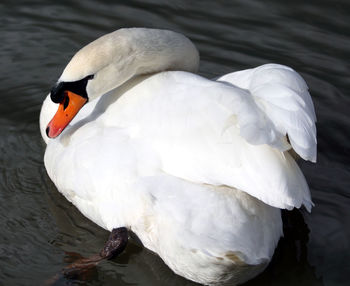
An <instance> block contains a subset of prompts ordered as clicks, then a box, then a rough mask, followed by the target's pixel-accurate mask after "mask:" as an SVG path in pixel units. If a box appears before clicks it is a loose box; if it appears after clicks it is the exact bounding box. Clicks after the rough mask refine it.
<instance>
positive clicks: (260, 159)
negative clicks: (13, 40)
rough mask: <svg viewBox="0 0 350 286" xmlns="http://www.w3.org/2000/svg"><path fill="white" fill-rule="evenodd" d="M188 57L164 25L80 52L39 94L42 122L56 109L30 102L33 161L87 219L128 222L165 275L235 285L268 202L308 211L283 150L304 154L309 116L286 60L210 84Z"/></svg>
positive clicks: (249, 270)
mask: <svg viewBox="0 0 350 286" xmlns="http://www.w3.org/2000/svg"><path fill="white" fill-rule="evenodd" d="M198 62H199V57H198V52H197V50H196V48H195V47H194V45H193V44H192V43H191V42H190V41H189V40H188V39H187V38H186V37H184V36H182V35H180V34H177V33H174V32H171V31H166V30H153V29H142V28H133V29H121V30H118V31H116V32H113V33H111V34H108V35H105V36H103V37H101V38H99V39H97V40H96V41H94V42H92V43H90V44H89V45H87V46H86V47H84V48H83V49H81V50H80V51H79V52H78V53H77V54H76V55H75V56H74V57H73V58H72V60H71V61H70V62H69V64H68V65H67V67H66V68H65V70H64V72H63V74H62V75H61V77H60V79H59V80H58V83H57V85H56V86H55V87H54V88H53V90H52V92H51V98H52V99H53V100H54V101H55V102H59V103H60V108H59V111H58V112H57V114H58V115H55V119H54V120H52V121H51V122H50V124H49V128H48V129H47V126H48V123H49V121H50V120H51V119H52V118H53V117H54V114H55V112H56V111H57V107H58V104H56V103H53V102H52V100H51V99H50V95H49V96H48V97H47V98H46V99H45V101H44V103H43V106H42V110H41V114H40V129H41V134H42V137H43V138H44V140H45V142H46V143H47V147H46V152H45V159H44V160H45V166H46V169H47V172H48V174H49V176H50V178H51V179H52V181H53V182H54V183H55V185H56V186H57V188H58V190H59V191H60V192H61V193H62V194H63V195H64V196H65V197H66V198H67V199H68V200H69V201H70V202H72V203H73V204H74V205H75V206H76V207H77V208H78V209H79V210H80V211H81V212H82V213H83V214H84V215H85V216H86V217H88V218H89V219H91V220H92V221H93V222H95V223H96V224H98V225H99V226H101V227H103V228H105V229H107V230H112V229H114V228H117V227H127V228H128V229H130V230H132V231H133V232H135V233H136V234H137V236H138V237H139V238H140V240H141V241H142V243H143V244H144V246H145V247H147V248H149V249H150V250H152V251H154V252H156V253H157V254H158V255H159V256H160V257H161V258H162V259H163V260H164V262H165V263H166V264H167V265H168V266H169V267H170V268H171V269H172V270H173V271H174V272H175V273H177V274H179V275H182V276H184V277H186V278H187V279H190V280H193V281H196V282H199V283H203V284H216V283H225V282H227V283H228V282H230V283H232V284H238V283H242V282H244V281H246V280H248V279H250V278H252V277H254V276H256V275H257V274H258V273H260V272H261V271H263V269H264V268H265V267H266V266H267V264H268V262H269V261H270V259H271V257H272V255H273V252H274V249H275V247H276V244H277V242H278V240H279V238H280V236H281V235H282V223H281V217H280V209H292V208H294V207H297V208H299V207H301V206H302V205H304V206H305V207H306V208H307V209H308V210H309V211H310V209H311V207H312V202H311V198H310V193H309V189H308V186H307V183H306V181H305V178H304V176H303V174H302V173H301V171H300V169H299V167H298V166H297V164H296V163H295V161H294V159H293V158H292V157H291V156H290V154H289V153H288V151H289V150H292V149H294V151H295V152H296V153H297V154H299V156H301V157H302V158H303V159H305V160H310V161H313V162H315V161H316V128H315V120H316V118H315V112H314V107H313V104H312V101H311V98H310V95H309V93H308V88H307V85H306V84H305V82H304V80H303V79H302V78H301V77H300V76H299V75H298V74H297V73H296V72H295V71H293V70H292V69H291V68H288V67H286V66H281V65H275V64H268V65H263V66H260V67H258V68H255V69H249V70H245V71H241V72H235V73H231V74H228V75H225V76H223V77H221V78H219V79H218V80H217V81H213V80H208V79H205V78H203V77H201V76H198V75H195V74H193V73H191V72H195V71H196V70H197V67H198ZM67 97H69V99H67ZM86 102H88V103H87V104H85V103H86ZM82 106H83V107H82ZM81 107H82V108H81ZM80 108H81V109H80ZM79 109H80V111H79ZM78 111H79V112H78ZM77 112H78V113H77ZM75 113H77V114H76V116H75V117H74V115H75ZM66 116H67V118H66ZM73 117H74V119H73V120H72V121H71V122H70V124H69V125H68V126H67V127H66V128H65V130H64V131H63V132H62V133H61V135H60V136H58V135H59V134H60V132H61V131H62V129H64V127H65V126H66V125H67V124H68V123H69V121H70V120H71V119H72V118H73ZM46 129H47V130H46ZM45 130H46V132H47V133H48V134H49V135H50V137H55V136H58V137H57V138H55V139H50V138H48V136H47V135H46V132H45ZM287 135H288V136H287Z"/></svg>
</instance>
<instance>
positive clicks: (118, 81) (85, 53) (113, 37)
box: [46, 28, 199, 138]
mask: <svg viewBox="0 0 350 286" xmlns="http://www.w3.org/2000/svg"><path fill="white" fill-rule="evenodd" d="M198 65H199V54H198V51H197V49H196V47H195V46H194V45H193V43H192V42H191V41H190V40H189V39H188V38H186V37H185V36H183V35H181V34H178V33H175V32H172V31H168V30H157V29H146V28H129V29H120V30H117V31H115V32H112V33H110V34H107V35H105V36H102V37H101V38H98V39H97V40H95V41H93V42H91V43H90V44H88V45H87V46H85V47H84V48H82V49H81V50H79V51H78V52H77V53H76V54H75V55H74V56H73V58H72V59H71V61H70V62H69V63H68V65H67V66H66V68H65V69H64V71H63V73H62V75H61V77H60V78H59V80H58V82H57V83H56V85H55V86H54V87H53V88H52V90H51V93H50V97H51V100H52V101H53V102H54V103H59V107H58V110H57V112H56V114H55V116H54V117H53V118H52V120H51V121H50V122H49V124H48V125H47V128H46V134H47V136H48V137H50V138H54V137H57V136H58V135H59V134H60V133H61V132H62V131H63V130H64V128H65V127H66V126H67V125H68V124H69V122H70V121H71V120H72V119H73V118H74V116H75V115H76V114H77V113H78V112H79V110H80V109H81V108H82V107H83V106H84V105H85V104H86V103H87V102H88V101H89V100H93V99H95V98H97V97H99V96H102V95H103V94H105V93H107V92H109V91H111V90H113V89H115V88H117V87H118V86H120V85H122V84H123V83H125V82H126V81H128V80H129V79H131V78H133V77H135V76H137V75H142V74H151V73H156V72H161V71H168V70H181V71H189V72H196V71H197V69H198Z"/></svg>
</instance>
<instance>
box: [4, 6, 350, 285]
mask: <svg viewBox="0 0 350 286" xmlns="http://www.w3.org/2000/svg"><path fill="white" fill-rule="evenodd" d="M0 24H1V25H0V27H1V28H0V31H1V45H0V59H1V60H0V62H1V74H0V100H1V104H0V148H1V149H0V150H1V155H0V168H1V172H0V177H1V179H0V228H1V234H0V284H1V285H40V284H42V283H43V282H44V281H46V280H47V279H49V278H50V277H52V276H53V275H55V274H56V273H58V272H59V271H60V270H61V269H62V267H64V266H65V265H67V264H68V260H69V258H72V256H73V254H71V253H72V252H74V253H79V254H81V255H84V256H88V255H92V254H94V253H97V252H99V251H100V249H101V248H102V246H103V245H104V243H105V241H106V239H107V238H108V232H106V231H104V230H103V229H101V228H99V227H98V226H96V225H94V224H93V223H92V222H90V221H89V220H87V219H86V218H84V217H83V216H82V215H81V214H80V213H79V211H78V210H77V209H76V208H75V207H73V206H72V205H71V204H70V203H69V202H68V201H66V200H65V199H64V198H63V197H62V196H61V195H60V194H59V193H58V192H57V190H56V188H55V186H54V185H53V184H52V183H51V181H50V180H49V178H48V176H47V174H46V171H45V168H44V164H43V154H44V151H45V144H44V143H43V141H42V139H41V136H40V132H39V124H38V120H39V112H40V107H41V102H42V101H43V99H44V98H45V96H46V95H47V94H48V92H49V91H50V89H51V87H52V86H53V84H54V83H55V82H56V80H57V79H58V77H59V76H60V74H61V72H62V70H63V68H64V67H65V65H66V64H67V63H68V61H69V59H70V58H71V57H72V56H73V54H74V53H75V52H76V51H77V50H78V49H80V48H81V47H83V46H84V45H86V44H87V43H89V42H90V41H92V40H94V39H96V38H97V37H99V36H101V35H103V34H106V33H109V32H112V31H114V30H116V29H118V28H122V27H151V28H162V29H170V30H174V31H177V32H180V33H182V34H184V35H186V36H187V37H189V38H190V39H191V40H192V41H193V42H194V43H195V44H196V46H197V47H198V49H199V51H200V54H201V65H200V71H199V73H200V74H201V75H203V76H205V77H208V78H215V77H217V76H219V75H222V74H225V73H228V72H232V71H236V70H241V69H246V68H251V67H255V66H258V65H261V64H265V63H270V62H273V63H280V64H284V65H288V66H291V67H292V68H294V69H295V70H296V71H298V72H299V73H300V74H301V75H302V76H303V78H304V79H305V80H306V82H307V84H308V85H309V87H310V93H311V95H312V98H313V101H314V104H315V109H316V114H317V118H318V122H317V129H318V136H317V137H318V161H317V164H312V163H309V162H300V166H301V168H302V171H303V172H304V174H305V177H306V179H307V181H308V183H309V186H310V189H311V194H312V198H313V202H314V203H315V207H314V208H313V210H312V213H311V214H309V213H307V212H306V211H305V210H302V211H301V212H300V213H299V212H293V213H292V214H290V217H291V219H292V221H293V226H292V227H289V228H286V229H285V237H284V238H283V239H281V241H280V244H279V246H278V248H277V250H276V252H275V256H274V258H273V260H272V263H271V264H270V266H269V267H268V268H267V270H266V271H265V272H264V273H263V274H261V275H260V276H258V277H257V278H255V279H254V280H251V281H250V282H248V283H247V284H246V285H250V286H253V285H327V286H331V285H349V284H348V276H349V270H350V164H349V163H350V79H349V75H350V65H349V59H350V48H349V47H350V2H349V1H345V0H343V1H323V0H317V1H316V0H311V1H298V0H297V1H278V0H274V1H245V0H235V1H185V0H183V1H174V0H173V1H155V0H154V1H92V0H85V1H79V2H78V1H68V0H63V1H53V0H47V1H44V0H41V1H35V0H33V1H24V0H22V1H21V0H19V1H7V0H2V1H1V3H0ZM55 285H120V286H121V285H196V284H195V283H192V282H190V281H187V280H185V279H183V278H181V277H179V276H177V275H175V274H174V273H173V272H172V271H171V270H170V269H169V268H168V267H167V266H166V265H165V264H164V263H163V262H162V261H161V259H160V258H158V257H157V256H155V255H154V254H152V253H151V252H150V251H148V250H146V249H143V248H142V247H140V246H139V245H137V244H134V243H130V244H129V245H128V247H127V249H126V251H125V252H124V253H123V254H122V255H120V256H119V257H117V258H115V259H113V260H111V261H106V262H103V263H102V264H100V265H99V266H98V268H97V270H96V273H93V275H92V277H90V278H89V279H85V280H84V281H78V280H77V281H73V280H68V279H64V278H61V279H60V280H58V281H57V282H56V284H55Z"/></svg>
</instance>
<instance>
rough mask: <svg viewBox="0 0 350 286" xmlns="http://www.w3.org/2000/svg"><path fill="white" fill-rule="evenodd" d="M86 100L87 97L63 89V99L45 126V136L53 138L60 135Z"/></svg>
mask: <svg viewBox="0 0 350 286" xmlns="http://www.w3.org/2000/svg"><path fill="white" fill-rule="evenodd" d="M86 102H87V98H84V97H82V96H80V95H78V94H75V93H74V92H71V91H65V92H64V99H63V101H62V102H61V103H60V105H59V106H58V110H57V112H56V114H55V116H54V117H53V118H52V119H51V121H50V122H49V124H48V125H47V127H46V134H47V136H48V137H50V138H55V137H57V136H58V135H60V134H61V132H62V131H63V130H64V128H66V126H67V125H68V124H69V122H71V121H72V119H73V118H74V116H75V115H76V114H77V113H78V111H79V110H80V109H81V108H82V107H83V106H84V104H85V103H86Z"/></svg>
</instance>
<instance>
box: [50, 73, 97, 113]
mask: <svg viewBox="0 0 350 286" xmlns="http://www.w3.org/2000/svg"><path fill="white" fill-rule="evenodd" d="M93 78H94V76H93V75H88V76H87V77H84V78H83V79H81V80H77V81H67V82H65V81H61V82H58V83H57V84H56V85H55V86H54V87H53V88H52V89H51V94H50V96H51V100H52V101H53V102H54V103H61V102H62V101H63V99H64V92H65V91H67V90H69V91H71V92H74V93H76V94H78V95H80V96H81V97H84V98H86V99H87V100H89V98H88V95H87V93H86V85H87V83H88V81H89V80H90V79H93ZM67 105H68V102H67ZM65 108H66V107H65Z"/></svg>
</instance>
